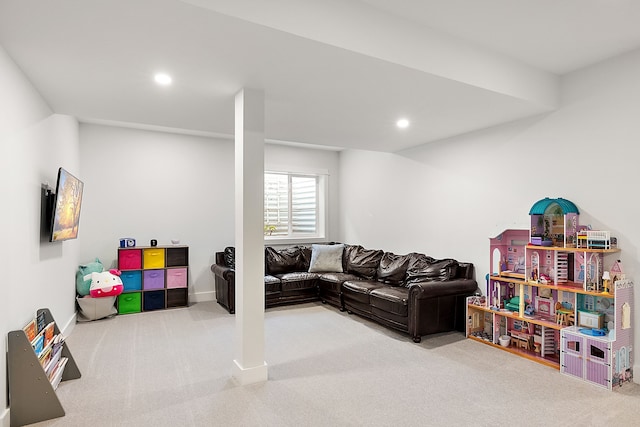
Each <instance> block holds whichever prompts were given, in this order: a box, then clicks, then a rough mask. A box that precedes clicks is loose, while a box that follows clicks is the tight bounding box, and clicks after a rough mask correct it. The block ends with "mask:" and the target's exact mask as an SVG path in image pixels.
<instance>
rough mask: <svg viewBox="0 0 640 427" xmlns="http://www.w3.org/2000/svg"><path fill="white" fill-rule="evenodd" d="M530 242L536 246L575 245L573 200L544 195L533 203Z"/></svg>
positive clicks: (575, 218) (575, 228) (575, 208)
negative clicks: (551, 197)
mask: <svg viewBox="0 0 640 427" xmlns="http://www.w3.org/2000/svg"><path fill="white" fill-rule="evenodd" d="M529 215H530V216H531V229H530V230H531V231H530V233H531V234H530V240H529V241H530V242H531V244H532V245H537V246H560V247H575V246H576V241H575V240H576V232H577V228H578V216H579V215H580V212H579V211H578V208H577V207H576V205H575V204H573V202H570V201H569V200H566V199H563V198H557V199H550V198H549V197H545V198H544V199H542V200H538V201H537V202H536V203H534V204H533V206H532V207H531V209H530V210H529Z"/></svg>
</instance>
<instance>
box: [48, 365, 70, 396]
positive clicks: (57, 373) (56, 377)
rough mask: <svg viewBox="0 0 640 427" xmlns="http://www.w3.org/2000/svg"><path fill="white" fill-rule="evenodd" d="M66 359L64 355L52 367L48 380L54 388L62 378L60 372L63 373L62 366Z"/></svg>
mask: <svg viewBox="0 0 640 427" xmlns="http://www.w3.org/2000/svg"><path fill="white" fill-rule="evenodd" d="M68 360H69V359H67V358H66V357H62V358H60V361H59V362H58V363H57V364H56V367H55V368H54V370H53V372H52V373H51V375H52V377H51V378H50V381H51V385H52V386H53V389H54V390H56V389H57V388H58V384H60V381H61V380H62V374H63V373H64V367H65V365H66V364H67V361H68Z"/></svg>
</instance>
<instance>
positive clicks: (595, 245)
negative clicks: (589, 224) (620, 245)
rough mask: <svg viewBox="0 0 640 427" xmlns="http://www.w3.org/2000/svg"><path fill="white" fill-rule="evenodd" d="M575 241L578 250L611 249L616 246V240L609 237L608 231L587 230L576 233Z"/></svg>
mask: <svg viewBox="0 0 640 427" xmlns="http://www.w3.org/2000/svg"><path fill="white" fill-rule="evenodd" d="M577 241H578V247H579V248H587V249H611V248H615V247H616V246H617V239H616V238H615V237H611V232H610V231H601V230H591V229H589V228H586V229H583V230H579V231H578V233H577Z"/></svg>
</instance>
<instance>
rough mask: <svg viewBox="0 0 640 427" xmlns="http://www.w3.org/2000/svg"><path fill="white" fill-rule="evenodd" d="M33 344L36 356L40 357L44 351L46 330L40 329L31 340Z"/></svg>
mask: <svg viewBox="0 0 640 427" xmlns="http://www.w3.org/2000/svg"><path fill="white" fill-rule="evenodd" d="M31 346H32V347H33V351H35V352H36V356H38V357H40V355H41V354H42V352H43V351H44V331H40V333H39V334H38V335H36V337H35V338H34V339H33V341H31Z"/></svg>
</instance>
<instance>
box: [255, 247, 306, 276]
mask: <svg viewBox="0 0 640 427" xmlns="http://www.w3.org/2000/svg"><path fill="white" fill-rule="evenodd" d="M301 257H302V255H301V253H300V248H299V247H297V246H294V247H290V248H284V249H275V248H272V247H271V246H267V247H266V248H264V263H265V269H266V271H267V273H268V274H271V275H276V274H282V273H290V272H294V271H300V265H301V263H302V261H301V260H300V258H301Z"/></svg>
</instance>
